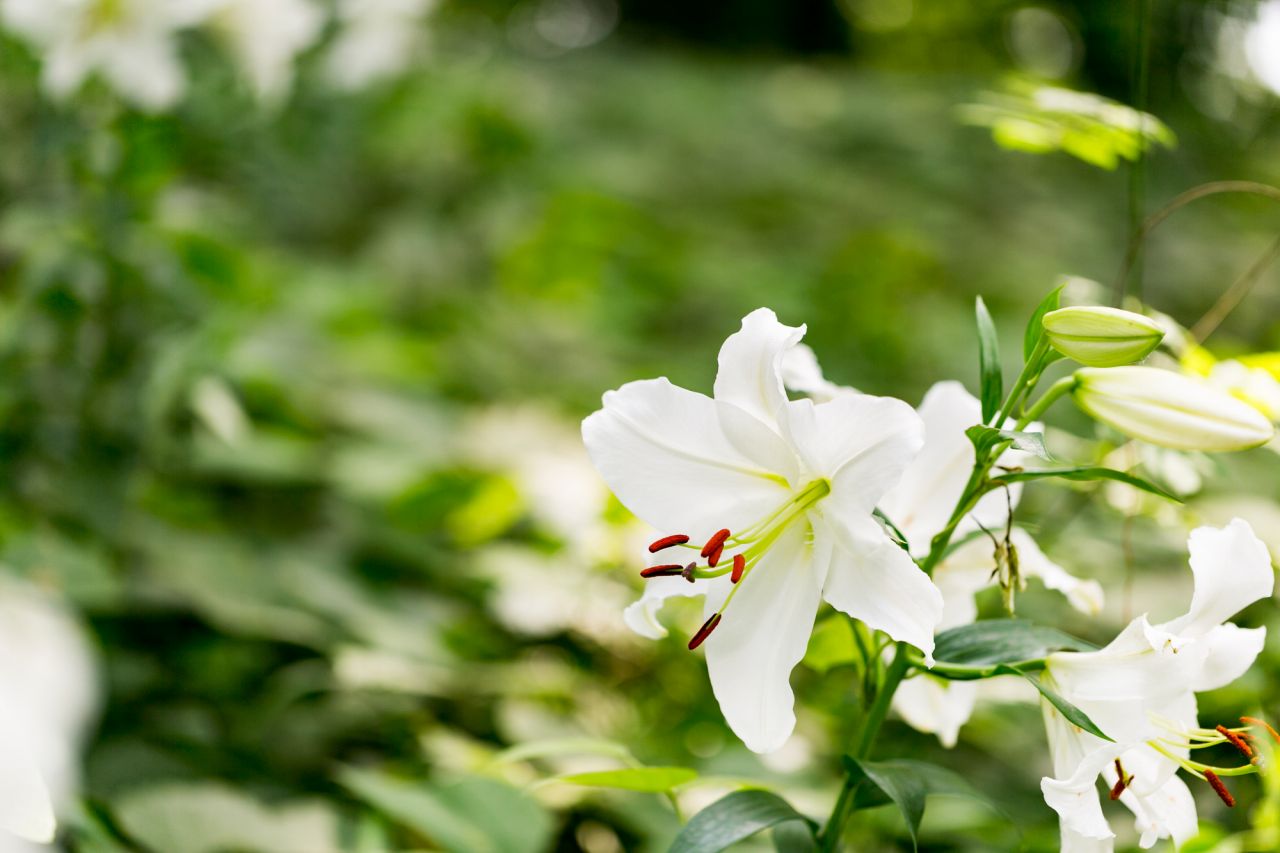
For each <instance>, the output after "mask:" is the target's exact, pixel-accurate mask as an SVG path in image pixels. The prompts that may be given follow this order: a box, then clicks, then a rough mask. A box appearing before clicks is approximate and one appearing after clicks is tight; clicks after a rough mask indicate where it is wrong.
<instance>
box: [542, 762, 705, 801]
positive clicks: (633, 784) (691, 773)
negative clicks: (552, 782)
mask: <svg viewBox="0 0 1280 853" xmlns="http://www.w3.org/2000/svg"><path fill="white" fill-rule="evenodd" d="M556 778H557V779H558V780H559V781H561V782H568V783H570V784H572V785H583V786H587V787H593V788H620V789H622V790H624V791H644V792H647V793H651V794H662V793H666V792H667V791H670V790H671V789H672V788H676V787H678V786H680V785H684V784H687V783H689V782H692V781H693V780H694V779H697V778H698V772H697V771H696V770H690V769H689V768H688V767H626V768H623V769H621V770H596V771H593V772H590V773H570V774H569V775H567V776H557V777H556Z"/></svg>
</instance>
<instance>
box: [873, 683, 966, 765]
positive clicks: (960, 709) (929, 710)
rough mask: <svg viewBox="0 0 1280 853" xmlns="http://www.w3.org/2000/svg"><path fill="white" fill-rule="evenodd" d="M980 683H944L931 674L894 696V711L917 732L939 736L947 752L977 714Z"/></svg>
mask: <svg viewBox="0 0 1280 853" xmlns="http://www.w3.org/2000/svg"><path fill="white" fill-rule="evenodd" d="M978 684H979V682H977V681H944V680H942V679H940V678H933V677H932V676H928V675H919V676H916V677H915V678H910V679H907V680H906V681H904V682H902V684H900V685H899V686H898V692H897V693H895V694H893V710H894V711H896V712H897V713H898V716H900V717H902V719H903V720H905V721H906V723H907V725H909V726H911V727H912V728H913V729H915V730H916V731H920V732H926V733H928V734H936V735H937V736H938V741H939V742H940V743H941V744H942V745H943V746H945V747H946V748H947V749H950V748H951V747H953V746H955V745H956V740H957V738H958V737H959V736H960V727H961V726H963V725H964V724H965V723H967V722H968V721H969V717H970V716H972V715H973V706H974V704H975V703H976V702H977V699H978Z"/></svg>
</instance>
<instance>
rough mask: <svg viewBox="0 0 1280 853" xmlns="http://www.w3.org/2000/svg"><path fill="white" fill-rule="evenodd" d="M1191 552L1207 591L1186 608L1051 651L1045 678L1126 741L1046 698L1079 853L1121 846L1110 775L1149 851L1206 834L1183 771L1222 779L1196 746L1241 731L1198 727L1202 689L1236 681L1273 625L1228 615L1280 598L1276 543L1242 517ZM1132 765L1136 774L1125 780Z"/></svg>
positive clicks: (1071, 847)
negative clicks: (1110, 636)
mask: <svg viewBox="0 0 1280 853" xmlns="http://www.w3.org/2000/svg"><path fill="white" fill-rule="evenodd" d="M1188 549H1189V551H1190V555H1191V561H1190V562H1191V571H1192V574H1193V576H1194V580H1195V591H1194V593H1193V595H1192V598H1191V606H1190V608H1189V610H1188V611H1187V613H1186V614H1185V615H1183V616H1181V617H1179V618H1177V619H1174V620H1172V621H1169V622H1165V623H1162V624H1159V625H1151V624H1150V623H1149V622H1148V621H1147V618H1146V617H1145V616H1140V617H1138V618H1137V619H1134V620H1133V621H1132V622H1131V623H1130V624H1129V625H1128V627H1126V628H1125V629H1124V631H1122V632H1121V633H1120V635H1119V636H1118V637H1116V639H1115V640H1113V641H1112V642H1111V643H1110V644H1109V645H1108V646H1106V647H1105V648H1103V649H1100V650H1098V651H1096V652H1058V653H1055V654H1053V655H1050V656H1049V658H1048V660H1047V663H1046V668H1045V672H1044V675H1043V678H1044V679H1045V683H1046V684H1047V685H1049V686H1051V687H1052V688H1053V689H1054V690H1056V691H1057V692H1058V693H1059V694H1061V695H1062V696H1063V698H1065V699H1066V700H1067V701H1069V702H1071V703H1072V704H1074V705H1075V706H1076V707H1078V708H1080V709H1081V710H1082V711H1084V713H1086V714H1088V715H1089V717H1090V719H1092V720H1093V721H1094V723H1096V724H1097V725H1098V727H1099V728H1100V729H1101V730H1102V731H1104V732H1106V733H1107V734H1108V735H1109V736H1110V737H1112V738H1114V739H1115V741H1116V743H1107V742H1105V741H1103V740H1101V739H1099V738H1097V737H1094V736H1093V735H1091V734H1089V733H1087V732H1085V731H1083V730H1081V729H1079V728H1078V727H1076V726H1075V725H1073V724H1072V723H1071V722H1070V721H1068V720H1067V719H1066V718H1065V717H1063V716H1062V714H1061V713H1059V712H1058V711H1057V709H1055V708H1054V707H1053V706H1052V705H1050V704H1048V703H1047V702H1045V703H1043V708H1044V717H1045V725H1046V728H1047V730H1048V735H1049V745H1050V749H1051V752H1052V754H1053V769H1054V778H1046V779H1044V780H1043V781H1042V783H1041V788H1042V790H1043V792H1044V795H1045V801H1046V802H1047V803H1048V804H1049V805H1050V806H1051V807H1052V808H1054V810H1056V811H1057V812H1058V815H1059V820H1060V824H1061V828H1062V849H1063V850H1064V851H1068V853H1071V851H1109V850H1111V849H1112V844H1113V834H1112V832H1111V829H1110V827H1109V826H1107V824H1106V820H1105V819H1104V818H1103V817H1102V812H1101V807H1100V805H1099V803H1098V795H1097V790H1096V781H1097V778H1098V776H1099V775H1101V776H1102V777H1103V778H1104V779H1105V780H1106V781H1107V783H1108V784H1109V785H1112V786H1113V796H1114V797H1117V798H1118V799H1119V800H1120V801H1121V802H1122V803H1124V804H1125V805H1126V806H1127V807H1128V808H1129V810H1130V811H1132V812H1133V813H1134V816H1135V819H1136V821H1135V823H1136V827H1137V829H1138V832H1139V834H1140V835H1141V840H1140V843H1141V846H1142V847H1144V848H1145V847H1150V846H1151V845H1153V844H1154V843H1155V842H1156V840H1157V839H1159V838H1170V837H1171V838H1173V839H1174V840H1175V841H1176V842H1177V843H1178V844H1181V843H1182V842H1184V841H1186V840H1187V839H1189V838H1191V837H1192V836H1194V835H1195V833H1196V812H1195V802H1194V800H1193V799H1192V798H1191V794H1190V792H1189V791H1188V790H1187V787H1186V785H1185V783H1183V782H1182V780H1181V779H1179V778H1178V777H1177V775H1176V773H1177V771H1178V769H1179V768H1181V769H1183V770H1186V771H1187V772H1188V773H1189V774H1191V775H1193V776H1195V777H1198V778H1200V779H1207V780H1208V781H1209V782H1210V783H1211V784H1213V785H1214V787H1215V789H1217V788H1218V787H1219V786H1220V785H1221V782H1220V780H1218V779H1217V776H1215V775H1212V774H1213V773H1214V770H1215V768H1212V767H1209V766H1208V765H1204V764H1201V763H1199V762H1197V761H1195V760H1193V759H1192V758H1191V757H1190V756H1191V750H1192V749H1194V748H1199V747H1200V746H1213V745H1217V744H1220V743H1224V742H1227V741H1228V740H1229V738H1227V737H1225V736H1224V735H1223V734H1220V733H1219V731H1215V730H1213V729H1201V728H1199V727H1198V723H1197V720H1196V700H1195V694H1196V693H1197V692H1201V691H1205V690H1214V689H1217V688H1219V687H1222V686H1224V685H1226V684H1228V683H1230V682H1231V681H1234V680H1235V679H1236V678H1238V677H1239V676H1241V675H1243V674H1244V672H1245V671H1246V670H1247V669H1248V668H1249V666H1250V665H1251V664H1252V663H1253V660H1254V658H1256V657H1257V655H1258V653H1259V652H1260V651H1261V650H1262V646H1263V642H1264V641H1265V639H1266V629H1265V628H1253V629H1244V628H1239V627H1237V626H1236V625H1234V624H1232V623H1230V622H1227V621H1226V620H1227V619H1229V618H1231V616H1232V615H1234V614H1235V613H1236V612H1238V611H1239V610H1241V609H1243V608H1244V607H1246V606H1248V605H1249V604H1251V603H1253V602H1254V601H1257V600H1259V599H1262V598H1266V597H1268V596H1270V595H1271V593H1272V589H1273V586H1274V577H1273V573H1272V569H1271V559H1270V556H1269V555H1268V553H1267V549H1266V546H1264V545H1263V544H1262V542H1261V541H1259V539H1258V538H1257V536H1255V535H1254V533H1253V531H1252V529H1250V527H1249V525H1248V524H1247V523H1245V522H1244V521H1241V520H1240V519H1235V520H1233V521H1232V522H1231V523H1230V524H1228V525H1227V526H1226V527H1223V528H1221V529H1218V528H1212V527H1201V528H1197V529H1196V530H1194V531H1192V533H1191V536H1190V539H1189V540H1188ZM1121 772H1123V773H1124V775H1125V777H1126V778H1125V781H1124V783H1123V784H1118V783H1119V782H1120V773H1121ZM1223 790H1224V789H1223Z"/></svg>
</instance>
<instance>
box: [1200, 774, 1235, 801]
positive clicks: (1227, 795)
mask: <svg viewBox="0 0 1280 853" xmlns="http://www.w3.org/2000/svg"><path fill="white" fill-rule="evenodd" d="M1204 778H1205V779H1207V780H1208V781H1209V784H1210V785H1212V786H1213V790H1214V793H1216V794H1217V795H1218V796H1219V797H1220V798H1221V799H1222V801H1223V802H1224V803H1226V804H1227V808H1229V809H1233V808H1235V807H1236V798H1235V797H1233V796H1231V792H1230V791H1228V790H1227V786H1226V785H1224V784H1222V780H1221V779H1219V778H1218V774H1217V773H1214V772H1213V771H1212V770H1206V771H1204Z"/></svg>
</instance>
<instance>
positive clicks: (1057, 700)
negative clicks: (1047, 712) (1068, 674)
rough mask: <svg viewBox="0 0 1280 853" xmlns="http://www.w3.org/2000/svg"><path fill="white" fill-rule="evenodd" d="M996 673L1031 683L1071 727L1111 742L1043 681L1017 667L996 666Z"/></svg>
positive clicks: (1109, 738)
mask: <svg viewBox="0 0 1280 853" xmlns="http://www.w3.org/2000/svg"><path fill="white" fill-rule="evenodd" d="M996 672H997V674H1000V675H1020V676H1022V677H1023V678H1025V679H1026V680H1027V681H1029V682H1031V686H1033V687H1035V689H1036V690H1039V691H1040V695H1041V696H1043V697H1044V698H1045V699H1048V700H1049V704H1051V705H1053V707H1055V708H1057V709H1058V711H1059V712H1061V713H1062V716H1064V717H1066V718H1067V720H1069V721H1070V722H1071V723H1072V725H1076V726H1079V727H1080V728H1082V729H1084V730H1085V731H1086V732H1088V733H1089V734H1091V735H1094V736H1095V737H1100V738H1102V739H1103V740H1107V741H1110V740H1112V738H1111V737H1110V736H1109V735H1107V733H1106V732H1104V731H1103V730H1102V729H1100V728H1098V726H1097V724H1096V723H1094V722H1093V720H1091V719H1089V715H1088V714H1086V713H1085V712H1084V711H1081V710H1080V709H1079V708H1077V707H1076V706H1075V705H1073V704H1072V703H1070V702H1068V701H1067V700H1066V699H1064V698H1063V697H1062V696H1061V694H1059V693H1058V692H1057V691H1056V690H1054V689H1053V688H1051V687H1049V686H1048V685H1047V684H1045V683H1044V680H1043V679H1041V678H1039V677H1037V676H1034V675H1032V674H1031V673H1029V672H1023V671H1022V670H1021V669H1019V668H1017V667H1014V666H1007V665H1005V664H1000V665H999V666H997V667H996ZM1113 742H1114V741H1113Z"/></svg>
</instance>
